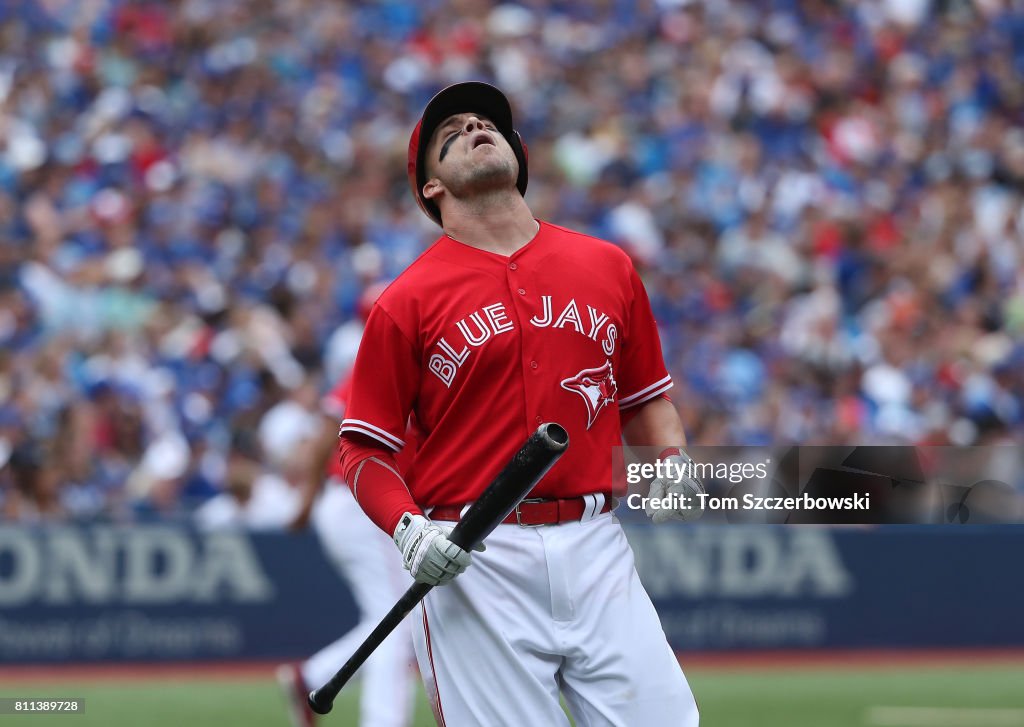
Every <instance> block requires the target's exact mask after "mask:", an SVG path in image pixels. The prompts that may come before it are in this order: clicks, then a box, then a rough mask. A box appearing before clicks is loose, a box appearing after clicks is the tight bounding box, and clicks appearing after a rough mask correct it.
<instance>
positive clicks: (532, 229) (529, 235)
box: [444, 193, 540, 255]
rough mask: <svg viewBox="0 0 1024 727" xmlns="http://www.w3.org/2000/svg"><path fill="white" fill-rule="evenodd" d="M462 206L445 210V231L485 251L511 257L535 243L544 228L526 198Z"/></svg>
mask: <svg viewBox="0 0 1024 727" xmlns="http://www.w3.org/2000/svg"><path fill="white" fill-rule="evenodd" d="M480 202H484V203H483V204H476V205H473V206H472V207H470V206H468V205H466V206H462V205H460V206H458V207H456V208H455V209H446V210H445V211H444V222H445V224H444V232H445V234H446V235H448V237H450V238H452V239H453V240H458V241H459V242H461V243H464V244H466V245H471V246H473V247H476V248H480V249H481V250H487V251H488V252H493V253H497V254H499V255H511V254H512V253H514V252H515V251H516V250H518V249H519V248H521V247H523V246H524V245H526V243H528V242H529V241H530V240H532V239H533V238H534V237H535V236H536V234H537V231H538V230H539V229H540V225H539V223H538V222H537V220H535V219H534V218H533V213H532V212H530V208H529V207H527V206H526V202H525V201H524V200H523V198H522V197H520V196H519V195H518V193H517V194H516V198H515V199H514V200H513V201H512V202H511V203H509V202H508V201H507V200H505V201H504V203H503V204H494V205H489V204H486V201H482V200H480Z"/></svg>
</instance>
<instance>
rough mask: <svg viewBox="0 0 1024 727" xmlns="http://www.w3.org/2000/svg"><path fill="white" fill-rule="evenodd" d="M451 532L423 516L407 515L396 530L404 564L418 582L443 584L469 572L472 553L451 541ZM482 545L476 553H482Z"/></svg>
mask: <svg viewBox="0 0 1024 727" xmlns="http://www.w3.org/2000/svg"><path fill="white" fill-rule="evenodd" d="M450 532H451V530H449V529H448V528H443V527H441V526H440V525H438V524H437V523H434V522H432V521H430V520H428V519H427V518H425V517H423V516H422V515H413V514H411V513H408V512H407V513H405V514H404V515H402V517H401V519H400V520H399V521H398V527H396V528H395V534H394V540H395V545H397V546H398V549H399V550H401V551H402V563H403V565H405V568H406V570H408V571H409V572H410V573H412V577H413V578H415V579H416V581H418V582H419V583H427V584H429V585H431V586H440V585H444V584H445V583H447V582H448V581H450V580H451V579H452V578H454V577H455V576H457V575H459V573H462V571H464V570H466V568H468V567H469V564H470V554H469V553H467V552H466V551H465V550H463V549H462V548H460V547H459V546H457V545H456V544H455V543H453V542H452V541H450V540H449V539H448V534H449V533H450ZM483 549H484V548H483V544H482V543H481V544H480V545H479V546H477V548H476V550H483Z"/></svg>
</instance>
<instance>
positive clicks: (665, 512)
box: [644, 449, 705, 524]
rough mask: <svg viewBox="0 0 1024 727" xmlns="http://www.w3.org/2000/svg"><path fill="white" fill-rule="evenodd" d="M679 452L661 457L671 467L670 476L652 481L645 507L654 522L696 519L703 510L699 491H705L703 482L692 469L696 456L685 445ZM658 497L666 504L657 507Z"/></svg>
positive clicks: (668, 473) (659, 500) (660, 501)
mask: <svg viewBox="0 0 1024 727" xmlns="http://www.w3.org/2000/svg"><path fill="white" fill-rule="evenodd" d="M675 451H676V452H677V454H670V455H668V456H663V457H661V458H660V459H661V461H662V462H665V463H666V464H667V465H669V467H668V470H669V471H668V472H667V473H666V475H667V476H665V477H658V478H656V479H655V480H654V481H653V482H651V490H650V492H649V493H648V496H647V497H648V501H647V505H646V506H645V508H644V510H645V511H646V512H647V515H648V516H649V517H650V518H651V520H653V521H654V523H655V524H661V523H663V522H667V521H668V520H682V521H683V522H688V521H690V520H696V519H697V518H699V517H700V516H701V514H702V513H703V512H704V511H703V509H702V508H701V502H700V500H699V499H698V498H697V495H698V494H702V493H704V492H705V490H704V484H703V483H702V482H701V481H700V479H699V478H698V477H697V476H696V474H695V473H694V472H693V469H692V464H693V460H692V459H690V456H689V455H688V454H686V452H684V451H683V450H682V449H676V450H675ZM653 500H657V501H658V502H659V503H661V504H662V505H664V506H663V507H654V506H653V503H652V501H653Z"/></svg>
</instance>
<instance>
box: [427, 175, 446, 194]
mask: <svg viewBox="0 0 1024 727" xmlns="http://www.w3.org/2000/svg"><path fill="white" fill-rule="evenodd" d="M443 191H444V185H443V184H442V183H441V180H440V179H438V178H437V177H434V178H433V179H431V180H430V181H429V182H427V183H426V184H424V185H423V196H424V197H425V198H426V199H434V197H437V196H438V195H439V194H441V192H443Z"/></svg>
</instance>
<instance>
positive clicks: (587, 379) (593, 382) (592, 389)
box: [562, 361, 619, 429]
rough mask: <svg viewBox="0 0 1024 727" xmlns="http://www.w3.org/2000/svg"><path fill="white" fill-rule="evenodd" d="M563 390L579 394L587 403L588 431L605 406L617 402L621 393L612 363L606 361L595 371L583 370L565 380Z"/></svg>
mask: <svg viewBox="0 0 1024 727" xmlns="http://www.w3.org/2000/svg"><path fill="white" fill-rule="evenodd" d="M562 388H563V389H565V390H566V391H571V392H573V393H576V394H579V395H580V397H581V398H582V399H583V401H584V403H586V405H587V429H590V427H591V426H592V425H593V424H594V420H596V419H597V415H598V414H600V413H601V410H602V409H604V407H605V405H607V404H613V403H614V402H615V395H616V394H617V393H618V391H619V387H618V386H617V385H616V383H615V376H614V374H613V373H612V362H611V361H605V362H604V365H603V366H598V367H597V368H594V369H583V370H582V371H580V372H579V373H578V374H576V375H575V376H571V377H569V378H568V379H564V380H563V381H562Z"/></svg>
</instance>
